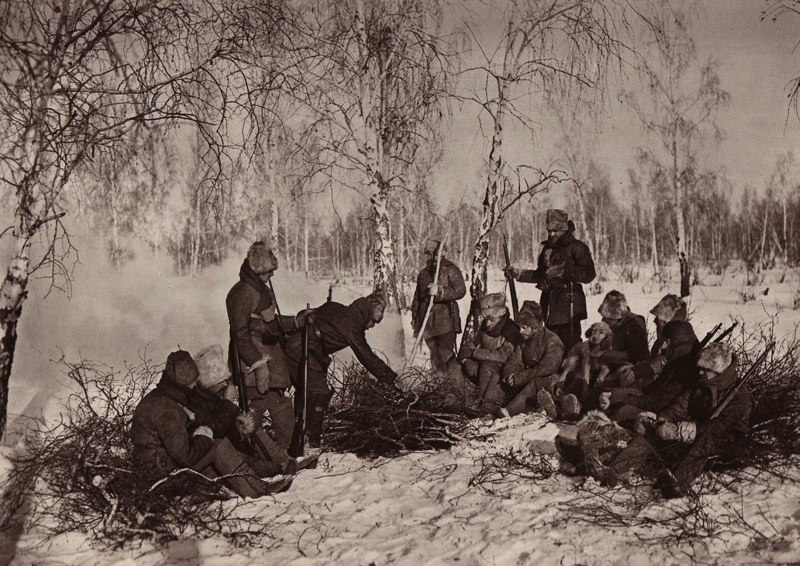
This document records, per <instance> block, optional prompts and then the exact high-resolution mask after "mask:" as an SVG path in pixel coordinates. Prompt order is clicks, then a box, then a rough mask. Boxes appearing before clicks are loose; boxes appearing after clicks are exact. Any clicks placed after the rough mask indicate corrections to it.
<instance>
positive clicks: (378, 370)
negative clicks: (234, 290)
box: [286, 293, 397, 452]
mask: <svg viewBox="0 0 800 566" xmlns="http://www.w3.org/2000/svg"><path fill="white" fill-rule="evenodd" d="M385 308H386V302H385V301H384V299H383V296H382V295H380V294H379V293H373V294H371V295H369V296H367V297H361V298H359V299H356V300H355V301H353V302H352V303H351V304H350V305H349V306H345V305H342V304H340V303H336V302H333V301H329V302H327V303H325V304H324V305H322V306H320V307H319V308H317V309H315V310H314V314H313V317H312V318H309V320H308V324H309V327H308V376H307V381H306V383H305V384H304V380H303V367H304V364H303V353H304V345H303V336H302V333H297V334H294V335H292V336H291V337H290V338H289V340H288V342H287V343H286V354H287V360H288V362H289V371H290V373H291V376H292V380H293V383H294V387H295V391H296V394H295V395H296V401H295V410H298V411H299V410H301V409H302V407H303V405H304V404H303V402H302V401H303V396H304V394H305V395H306V397H305V399H306V403H305V407H306V415H305V428H306V434H307V440H308V447H309V448H310V449H311V450H310V452H313V451H315V449H316V451H318V449H319V447H320V444H321V441H322V431H323V425H324V421H325V411H326V410H327V408H328V405H329V404H330V402H331V398H332V397H333V392H332V391H331V388H330V386H329V385H328V382H327V379H326V376H327V372H328V366H329V365H330V363H331V358H330V356H331V355H332V354H334V353H336V352H338V351H340V350H343V349H345V348H347V347H349V348H350V349H351V350H352V351H353V354H354V355H355V357H356V359H357V360H358V361H359V362H361V364H362V365H363V366H364V367H365V368H366V370H367V371H368V372H369V373H371V374H372V375H373V376H375V377H376V378H377V379H379V380H380V381H382V382H385V383H387V384H394V383H395V380H396V379H397V374H396V373H395V372H394V371H393V370H392V368H390V367H389V366H388V365H387V364H386V362H384V361H383V360H382V359H381V358H380V357H378V355H377V354H376V353H375V352H374V351H373V350H372V348H371V347H370V345H369V343H368V342H367V337H366V331H367V330H369V329H370V328H372V327H373V326H375V325H376V324H377V323H379V322H380V321H381V320H383V312H384V310H385ZM304 385H306V387H307V388H306V390H305V393H304V390H303V387H304Z"/></svg>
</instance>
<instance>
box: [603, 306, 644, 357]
mask: <svg viewBox="0 0 800 566" xmlns="http://www.w3.org/2000/svg"><path fill="white" fill-rule="evenodd" d="M603 322H606V323H608V324H609V326H611V332H612V338H611V350H609V351H608V352H606V353H604V354H603V355H602V357H601V358H600V361H602V362H603V363H604V364H606V365H607V366H608V367H609V368H611V369H612V370H614V369H617V368H618V367H619V366H621V365H623V364H636V363H638V362H641V361H643V360H646V359H647V358H648V355H649V354H648V350H647V326H646V325H645V321H644V317H643V316H640V315H638V314H633V313H631V312H628V313H625V315H624V316H623V317H622V319H621V320H620V321H619V322H617V323H616V325H613V324H612V323H614V322H615V321H613V320H610V319H606V318H604V319H603Z"/></svg>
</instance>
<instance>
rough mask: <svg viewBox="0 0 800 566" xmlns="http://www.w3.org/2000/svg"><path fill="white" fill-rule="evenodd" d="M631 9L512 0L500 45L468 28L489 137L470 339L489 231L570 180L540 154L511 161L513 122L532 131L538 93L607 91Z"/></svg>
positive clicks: (583, 1)
mask: <svg viewBox="0 0 800 566" xmlns="http://www.w3.org/2000/svg"><path fill="white" fill-rule="evenodd" d="M626 7H627V5H626V3H625V2H615V1H613V0H612V1H606V2H600V1H597V0H547V1H544V0H511V1H509V2H507V3H506V4H505V5H504V7H503V8H501V9H500V10H501V11H502V13H501V15H502V22H503V23H502V26H503V27H502V29H503V32H502V35H501V41H500V44H499V45H498V46H490V45H484V43H485V42H484V41H483V40H482V39H481V38H480V34H479V33H478V32H477V31H475V30H474V29H472V28H470V29H471V30H472V36H473V39H474V41H475V44H476V47H477V50H478V51H479V53H480V56H481V64H480V65H478V66H476V67H474V68H471V69H468V70H467V72H470V73H477V74H478V76H479V79H478V81H477V82H479V83H480V84H481V85H482V91H481V92H475V93H474V94H471V95H467V96H463V97H462V99H463V100H471V101H473V102H477V103H478V104H480V106H481V108H482V111H483V112H484V114H485V115H486V116H488V119H489V122H490V124H491V126H490V129H491V141H490V144H489V153H488V160H487V175H486V185H485V189H484V191H483V208H482V215H481V222H480V228H479V230H478V236H477V240H476V242H475V246H474V250H473V257H472V278H471V279H472V281H471V284H470V297H471V299H472V307H471V309H470V316H469V318H468V320H467V324H466V329H465V332H464V339H465V340H466V339H469V338H471V335H472V331H473V327H474V320H475V306H476V305H477V304H478V300H479V299H480V297H481V296H482V295H483V294H484V293H485V292H486V288H487V264H488V259H489V237H490V234H491V233H492V231H493V230H494V229H495V227H496V226H497V224H498V223H499V222H500V221H501V219H502V217H503V214H504V213H505V212H506V211H507V210H508V209H509V207H510V206H512V205H513V204H515V203H516V202H518V201H520V200H522V199H526V200H527V199H530V198H531V197H532V196H533V195H534V194H536V193H537V192H540V191H543V190H546V189H547V188H549V187H550V186H551V185H552V184H553V183H556V182H559V181H562V180H564V179H565V176H564V175H563V173H561V172H559V171H555V170H552V169H551V168H548V167H547V166H546V165H545V164H544V163H543V161H544V159H543V158H539V159H537V158H536V157H534V158H533V160H532V162H527V163H521V164H518V165H511V164H510V163H508V160H507V159H506V152H505V150H504V140H505V137H506V133H505V132H506V131H507V129H508V128H509V127H510V126H511V125H512V123H516V124H517V125H522V126H523V127H525V128H529V129H532V130H535V122H536V118H537V117H535V116H531V115H530V114H529V113H527V112H526V111H525V109H524V108H525V106H524V105H525V104H526V103H530V101H531V97H532V96H533V95H534V94H536V93H541V92H547V93H548V96H549V97H558V96H560V97H564V98H569V97H578V96H580V95H581V93H585V92H587V91H591V90H592V89H597V90H602V87H603V86H604V84H605V79H606V76H607V72H608V70H609V63H611V62H612V61H619V60H620V56H621V54H622V52H623V51H624V49H625V47H624V44H623V42H624V40H625V37H626V36H627V33H628V30H629V26H628V22H627V15H626V13H625V10H626ZM491 8H492V10H498V8H497V7H496V6H492V7H491ZM526 95H527V96H526ZM573 100H574V98H573Z"/></svg>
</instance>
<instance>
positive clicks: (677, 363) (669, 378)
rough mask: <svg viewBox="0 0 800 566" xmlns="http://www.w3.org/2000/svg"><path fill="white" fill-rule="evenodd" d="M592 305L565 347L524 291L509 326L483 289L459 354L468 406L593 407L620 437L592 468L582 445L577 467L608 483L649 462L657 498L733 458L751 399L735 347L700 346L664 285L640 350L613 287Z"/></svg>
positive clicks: (634, 326)
mask: <svg viewBox="0 0 800 566" xmlns="http://www.w3.org/2000/svg"><path fill="white" fill-rule="evenodd" d="M598 311H599V313H600V315H601V317H602V320H601V321H599V322H596V323H594V324H592V325H591V326H590V328H589V329H588V330H587V332H586V337H587V339H586V340H585V341H584V342H582V343H579V344H576V345H575V346H573V347H572V348H571V349H570V351H569V352H567V353H566V356H565V352H564V347H563V345H562V343H561V341H560V340H559V338H558V337H557V336H556V335H555V334H554V333H553V332H551V331H550V330H548V329H547V328H546V327H545V326H544V325H543V321H542V316H541V309H540V308H539V305H538V304H537V303H536V302H534V301H525V303H524V304H523V305H522V307H521V308H520V312H519V315H518V317H517V320H516V325H515V324H514V323H513V322H512V321H511V320H510V316H509V313H508V310H507V309H506V307H505V302H504V300H503V295H502V294H499V293H498V294H491V295H487V296H485V297H484V298H483V300H482V302H481V318H482V321H481V323H480V327H479V332H478V334H477V338H476V339H475V341H474V342H473V343H470V344H467V345H466V347H464V348H462V350H461V351H460V353H459V357H460V358H461V360H462V367H463V369H464V373H465V375H466V376H468V377H472V378H473V379H474V380H476V381H477V385H478V406H477V409H478V410H477V413H480V414H484V415H492V416H493V417H495V418H497V417H505V416H514V415H517V414H519V413H522V412H525V411H526V410H537V409H538V410H541V411H543V412H544V413H546V414H547V415H548V416H549V417H550V418H553V419H559V420H567V421H568V420H577V419H579V418H581V416H582V415H585V414H586V413H587V412H590V411H601V412H602V413H604V415H602V418H603V419H606V420H607V421H608V423H610V424H612V425H613V423H616V424H617V425H620V426H621V427H624V428H625V429H626V430H629V431H630V432H631V434H630V438H629V441H628V442H626V443H625V444H626V446H625V447H624V449H622V450H618V451H617V452H618V453H615V454H614V455H613V458H610V459H609V460H608V461H607V462H605V463H602V462H600V463H599V465H596V466H594V465H593V466H586V467H583V464H584V461H583V459H582V458H583V457H584V456H585V455H584V454H581V456H580V458H581V460H580V467H581V469H583V471H585V472H586V473H591V474H592V475H594V476H595V477H596V478H597V479H598V480H599V481H601V482H603V483H605V484H608V485H615V484H616V483H617V482H618V481H619V478H620V476H622V475H623V474H625V473H627V472H630V471H634V470H635V471H639V472H642V471H649V472H652V473H654V474H655V475H656V476H657V478H658V482H657V484H658V485H659V487H660V488H661V489H662V491H663V493H664V495H665V496H668V497H676V496H682V495H683V494H685V493H686V492H687V490H688V489H689V487H690V486H691V484H692V482H693V480H694V479H695V478H696V477H697V476H698V475H699V474H700V473H701V472H702V471H703V469H704V468H705V467H706V465H707V464H708V463H709V462H713V461H714V460H716V459H719V458H733V457H735V456H736V455H737V454H738V451H739V449H740V447H741V446H742V444H743V442H742V441H743V439H744V438H745V436H746V435H747V432H748V428H749V424H748V423H749V419H750V414H751V412H752V398H751V396H750V393H749V392H748V390H747V388H746V387H740V388H738V389H737V388H736V387H735V386H736V384H737V373H736V356H735V355H734V354H733V352H732V351H731V348H730V347H729V346H728V345H727V344H725V343H724V342H713V343H710V344H708V345H706V346H704V347H701V343H700V341H699V340H698V338H697V335H696V334H695V331H694V329H693V327H692V325H691V323H690V322H688V321H687V320H686V319H687V316H686V305H685V303H684V302H683V300H681V299H680V298H678V297H677V296H675V295H666V296H665V297H663V298H662V299H661V300H660V301H659V302H658V304H657V305H655V306H654V307H653V309H652V310H651V311H650V312H651V313H652V314H653V315H654V317H655V325H656V339H655V342H654V344H653V346H652V347H651V348H649V349H648V340H647V332H646V327H645V320H644V318H643V317H642V316H639V315H636V314H634V313H632V312H631V311H630V309H629V308H628V306H627V301H626V300H625V296H624V295H623V294H622V293H620V292H619V291H611V292H609V293H608V294H607V295H606V296H605V298H604V300H603V303H602V304H601V306H600V308H599V309H598ZM515 328H518V330H517V333H516V334H515ZM723 400H724V402H723ZM614 426H616V425H614ZM616 428H618V429H619V426H617V427H616ZM620 430H621V429H620ZM622 437H624V434H623V435H622ZM565 453H567V454H569V451H568V450H567V451H565Z"/></svg>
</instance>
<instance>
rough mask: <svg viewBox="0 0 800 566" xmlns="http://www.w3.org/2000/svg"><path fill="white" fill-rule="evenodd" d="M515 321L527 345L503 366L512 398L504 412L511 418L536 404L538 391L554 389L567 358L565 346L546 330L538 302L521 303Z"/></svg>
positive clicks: (517, 349) (524, 344)
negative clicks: (562, 363)
mask: <svg viewBox="0 0 800 566" xmlns="http://www.w3.org/2000/svg"><path fill="white" fill-rule="evenodd" d="M516 322H517V326H519V333H520V336H521V337H522V338H523V340H524V342H523V343H522V344H520V345H519V346H517V347H516V348H514V354H513V355H512V357H511V359H510V360H509V361H508V363H507V364H505V366H503V381H504V382H505V384H506V385H507V386H508V388H509V389H510V390H511V392H512V395H513V398H512V400H511V402H510V403H508V405H506V407H505V409H504V410H505V412H506V413H508V415H509V416H512V417H513V416H514V415H518V414H520V413H522V412H524V411H525V410H526V409H527V408H528V407H529V406H530V405H531V404H535V403H536V394H537V393H538V392H539V391H542V390H550V389H551V387H552V385H553V383H554V382H555V381H556V379H557V378H558V368H559V367H561V361H562V359H563V358H564V345H563V344H562V343H561V339H560V338H559V337H558V336H557V335H556V334H555V333H554V332H553V331H551V330H550V329H548V328H545V326H544V323H543V319H542V309H541V307H540V306H539V303H537V302H536V301H525V302H524V303H522V308H520V309H519V316H518V317H517V320H516Z"/></svg>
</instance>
